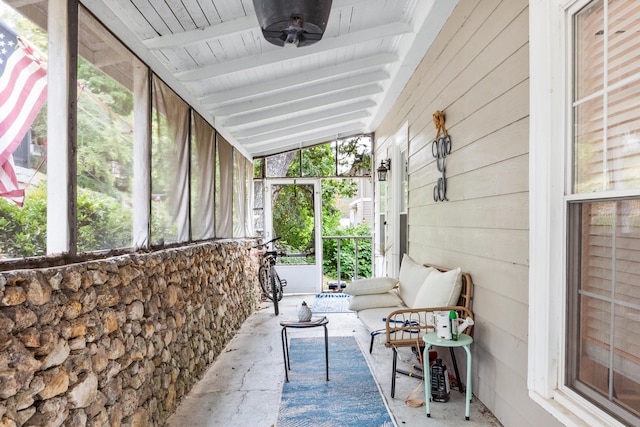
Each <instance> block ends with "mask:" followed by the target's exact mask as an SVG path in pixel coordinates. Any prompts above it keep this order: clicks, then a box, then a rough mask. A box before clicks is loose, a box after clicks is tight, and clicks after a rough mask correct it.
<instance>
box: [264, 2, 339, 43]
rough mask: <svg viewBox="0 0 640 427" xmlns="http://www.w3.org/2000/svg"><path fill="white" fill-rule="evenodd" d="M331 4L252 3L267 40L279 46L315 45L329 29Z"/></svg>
mask: <svg viewBox="0 0 640 427" xmlns="http://www.w3.org/2000/svg"><path fill="white" fill-rule="evenodd" d="M331 3H332V0H253V7H254V9H255V10H256V15H257V16H258V22H259V23H260V28H261V29H262V35H263V36H264V38H265V39H266V40H267V41H268V42H269V43H272V44H275V45H276V46H284V45H285V43H287V44H293V45H295V46H297V47H300V46H308V45H311V44H314V43H315V42H317V41H318V40H320V39H321V38H322V35H323V34H324V30H325V29H326V27H327V21H328V20H329V13H330V12H331Z"/></svg>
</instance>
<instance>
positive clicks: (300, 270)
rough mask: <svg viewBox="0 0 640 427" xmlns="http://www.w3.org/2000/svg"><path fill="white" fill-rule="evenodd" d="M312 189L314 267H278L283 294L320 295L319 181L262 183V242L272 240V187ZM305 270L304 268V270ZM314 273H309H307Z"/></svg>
mask: <svg viewBox="0 0 640 427" xmlns="http://www.w3.org/2000/svg"><path fill="white" fill-rule="evenodd" d="M296 184H297V185H310V184H311V185H313V215H314V218H313V220H314V223H315V227H314V240H315V244H314V251H315V264H306V265H278V266H277V270H278V274H279V275H280V277H281V278H282V279H285V280H287V288H289V289H287V288H285V289H284V291H285V293H319V292H322V206H321V203H322V197H321V191H322V186H321V182H320V179H319V178H268V179H265V181H264V239H265V241H269V240H271V239H273V236H272V230H273V207H272V203H273V199H272V189H273V186H274V185H296ZM305 267H306V268H305ZM310 269H312V270H313V271H312V272H310V271H309V270H310ZM309 277H313V280H312V283H310V284H308V285H299V284H298V283H299V282H300V281H303V280H306V281H308V278H309Z"/></svg>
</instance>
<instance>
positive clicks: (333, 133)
mask: <svg viewBox="0 0 640 427" xmlns="http://www.w3.org/2000/svg"><path fill="white" fill-rule="evenodd" d="M363 128H364V124H363V123H360V122H355V123H350V124H346V125H339V126H334V127H330V128H325V129H317V130H316V131H315V132H311V133H307V134H306V135H298V136H295V137H292V138H283V139H280V140H278V141H271V140H269V141H267V140H265V141H260V142H255V143H252V144H244V146H245V147H247V149H249V150H250V151H252V152H254V151H256V148H259V147H265V146H271V147H269V148H270V149H271V151H272V152H277V151H280V150H281V149H282V148H283V147H291V148H296V147H300V146H305V145H311V144H310V142H311V141H313V142H323V141H327V140H333V139H334V138H339V137H340V136H341V135H345V134H348V135H353V134H354V133H357V132H362V129H363Z"/></svg>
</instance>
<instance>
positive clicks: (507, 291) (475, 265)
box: [375, 0, 560, 426]
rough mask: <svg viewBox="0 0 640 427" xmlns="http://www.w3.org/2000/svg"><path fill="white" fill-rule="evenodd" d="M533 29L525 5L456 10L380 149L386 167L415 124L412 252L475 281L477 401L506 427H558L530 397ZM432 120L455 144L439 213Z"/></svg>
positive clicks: (384, 131)
mask: <svg viewBox="0 0 640 427" xmlns="http://www.w3.org/2000/svg"><path fill="white" fill-rule="evenodd" d="M528 20H529V14H528V2H527V1H524V0H515V1H514V0H504V1H498V0H481V1H477V2H475V1H474V2H471V1H462V2H460V3H459V4H458V6H457V8H456V9H455V10H454V12H453V14H452V15H451V16H450V17H449V20H448V21H447V23H446V25H445V27H444V28H443V29H442V31H441V32H440V34H439V36H438V38H437V39H436V40H435V42H434V44H433V45H432V47H431V49H430V50H429V51H428V52H427V54H426V55H425V57H424V58H423V60H422V62H421V63H420V65H419V67H418V69H417V70H416V71H415V73H414V75H413V76H412V78H411V80H410V81H409V82H408V84H407V86H406V87H405V89H404V91H403V92H402V95H401V97H400V99H399V100H398V102H397V103H396V104H395V105H394V107H393V108H392V109H391V110H390V112H389V114H388V115H387V117H386V118H385V120H384V121H383V122H382V123H381V125H380V127H379V128H378V129H377V130H376V147H375V150H376V156H377V158H378V159H381V158H387V157H388V155H387V153H391V152H392V150H391V147H392V144H393V136H394V134H395V133H396V132H397V131H398V129H400V128H401V127H402V125H403V124H404V123H408V127H409V219H408V223H409V254H410V255H411V256H412V257H413V258H414V259H416V260H417V261H420V262H429V263H434V264H439V265H442V266H445V267H450V268H454V267H458V266H460V267H462V269H463V270H464V271H467V272H469V273H470V274H471V276H472V278H473V281H474V284H475V292H474V296H473V311H474V313H475V316H476V324H477V327H476V329H474V339H475V343H474V344H473V347H472V351H473V357H474V359H473V393H474V395H476V396H477V397H478V398H479V399H480V400H481V401H482V402H483V403H484V404H485V405H487V407H488V408H489V409H490V410H491V411H492V412H493V413H494V414H495V415H496V416H497V417H498V418H499V419H500V420H501V422H502V423H503V424H504V425H506V426H539V425H545V426H553V425H560V424H559V422H558V421H557V420H555V419H554V418H553V417H552V416H551V415H549V414H548V413H547V412H545V411H544V410H543V409H542V408H541V407H540V406H538V405H537V404H536V403H534V402H533V401H532V400H531V399H530V398H529V396H528V391H527V378H526V376H527V341H528V337H527V330H528V329H527V328H528V286H529V284H528V270H529V252H528V246H529V218H528V211H529V203H528V200H529V195H528V191H529V182H528V173H529V172H528V162H529V158H528V150H529V137H528V135H529V117H528V115H529V45H528V39H529V25H528V22H529V21H528ZM436 110H441V111H443V112H444V114H445V118H446V128H447V131H448V133H449V134H450V135H451V138H452V142H453V145H452V152H451V154H450V155H449V156H447V158H446V171H447V197H448V199H449V201H447V202H439V203H436V202H434V201H433V187H434V185H435V184H436V182H437V179H438V178H439V177H440V173H439V172H438V171H437V169H436V164H435V159H434V158H433V156H432V154H431V141H432V140H433V138H434V137H435V135H436V130H435V126H434V124H433V119H432V116H433V113H434V112H435V111H436ZM392 172H393V170H392ZM387 221H388V223H389V224H391V223H393V222H394V221H395V219H392V218H387ZM461 357H463V356H461Z"/></svg>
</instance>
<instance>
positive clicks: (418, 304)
mask: <svg viewBox="0 0 640 427" xmlns="http://www.w3.org/2000/svg"><path fill="white" fill-rule="evenodd" d="M460 271H461V270H460V267H458V268H456V269H455V270H449V271H446V272H444V273H442V272H440V271H438V270H435V271H433V272H432V273H431V274H429V276H427V278H426V279H425V280H424V283H423V284H422V286H421V287H420V290H419V291H418V293H417V295H416V297H415V300H414V301H413V305H410V306H409V307H411V308H426V307H445V306H450V305H457V302H458V299H459V298H460V291H461V290H462V275H461V274H460ZM407 305H408V304H407Z"/></svg>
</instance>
